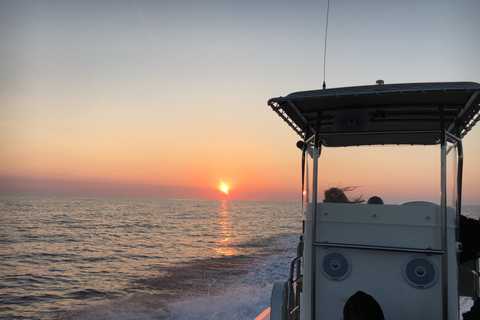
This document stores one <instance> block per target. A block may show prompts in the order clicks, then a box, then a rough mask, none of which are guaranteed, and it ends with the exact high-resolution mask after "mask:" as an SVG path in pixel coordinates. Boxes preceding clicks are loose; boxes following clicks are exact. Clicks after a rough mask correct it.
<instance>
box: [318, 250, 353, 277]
mask: <svg viewBox="0 0 480 320" xmlns="http://www.w3.org/2000/svg"><path fill="white" fill-rule="evenodd" d="M351 269H352V263H351V262H350V258H349V257H348V256H347V255H346V254H345V253H343V252H342V251H339V250H330V251H327V252H326V253H325V254H324V255H323V257H322V272H323V274H324V275H325V276H326V277H327V278H328V279H330V280H343V279H345V278H346V277H347V276H348V275H349V274H350V271H351Z"/></svg>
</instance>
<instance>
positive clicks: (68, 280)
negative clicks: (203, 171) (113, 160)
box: [0, 197, 480, 320]
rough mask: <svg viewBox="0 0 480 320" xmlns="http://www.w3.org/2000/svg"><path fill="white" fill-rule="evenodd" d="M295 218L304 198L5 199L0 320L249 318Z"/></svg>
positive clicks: (267, 287) (279, 271)
mask: <svg viewBox="0 0 480 320" xmlns="http://www.w3.org/2000/svg"><path fill="white" fill-rule="evenodd" d="M463 213H464V214H465V215H467V216H469V217H475V218H478V217H480V206H465V207H463ZM301 216H302V215H301V205H300V203H299V202H273V201H232V200H227V199H226V200H165V199H122V198H108V199H106V198H55V197H0V218H1V223H0V318H1V319H47V320H50V319H71V320H86V319H88V320H98V319H105V320H109V319H124V320H131V319H145V320H149V319H159V320H162V319H192V320H196V319H213V320H215V319H229V320H236V319H239V320H240V319H241V320H243V319H254V318H255V317H256V316H257V315H258V314H260V313H261V312H262V311H263V310H264V309H265V308H267V307H268V306H269V303H270V294H271V289H272V284H273V283H274V282H275V281H277V280H286V278H287V276H288V267H289V263H288V262H289V261H290V259H291V258H293V257H294V256H295V255H296V245H297V242H298V239H299V235H300V233H301V225H302V224H301ZM471 304H472V302H471V301H470V300H468V299H467V298H465V299H463V300H461V307H462V308H463V309H466V308H469V306H470V305H471ZM467 310H468V309H467Z"/></svg>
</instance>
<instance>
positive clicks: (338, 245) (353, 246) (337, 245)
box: [313, 242, 444, 254]
mask: <svg viewBox="0 0 480 320" xmlns="http://www.w3.org/2000/svg"><path fill="white" fill-rule="evenodd" d="M313 245H314V246H319V247H333V248H350V249H366V250H380V251H396V252H410V253H425V254H443V253H444V251H443V250H437V249H430V248H425V249H417V248H406V247H386V246H371V245H359V244H344V243H333V242H315V243H314V244H313Z"/></svg>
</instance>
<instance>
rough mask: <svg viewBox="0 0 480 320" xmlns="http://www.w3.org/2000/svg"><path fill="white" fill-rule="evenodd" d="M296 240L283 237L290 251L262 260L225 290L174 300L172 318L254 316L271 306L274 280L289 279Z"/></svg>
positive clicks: (232, 319) (236, 319) (241, 319)
mask: <svg viewBox="0 0 480 320" xmlns="http://www.w3.org/2000/svg"><path fill="white" fill-rule="evenodd" d="M296 239H298V236H294V237H288V238H285V239H283V240H284V241H285V244H286V245H287V249H288V250H287V251H286V252H282V253H278V254H275V255H272V256H269V257H264V258H261V259H259V260H258V262H257V263H256V264H255V265H254V266H252V267H251V268H250V270H249V272H248V273H247V274H246V275H244V276H242V277H240V278H239V279H238V280H237V281H235V283H234V284H232V285H231V286H229V287H227V288H225V290H222V292H211V293H210V294H209V295H207V296H202V297H197V298H190V299H186V300H183V301H178V302H175V303H173V304H172V305H171V306H170V307H171V310H170V311H171V315H170V319H175V320H176V319H191V320H197V319H198V320H200V319H202V320H203V319H213V320H217V319H218V320H220V319H230V320H244V319H254V318H255V317H256V316H257V315H259V314H260V313H261V312H262V311H263V310H265V309H266V308H268V307H269V305H270V294H271V290H272V286H273V283H274V282H275V281H277V280H287V277H288V267H289V261H290V259H292V258H293V257H294V254H295V248H296V241H297V240H296Z"/></svg>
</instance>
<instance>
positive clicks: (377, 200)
mask: <svg viewBox="0 0 480 320" xmlns="http://www.w3.org/2000/svg"><path fill="white" fill-rule="evenodd" d="M367 204H383V200H382V198H380V197H377V196H373V197H370V199H368V201H367Z"/></svg>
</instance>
